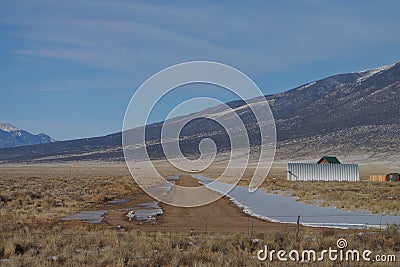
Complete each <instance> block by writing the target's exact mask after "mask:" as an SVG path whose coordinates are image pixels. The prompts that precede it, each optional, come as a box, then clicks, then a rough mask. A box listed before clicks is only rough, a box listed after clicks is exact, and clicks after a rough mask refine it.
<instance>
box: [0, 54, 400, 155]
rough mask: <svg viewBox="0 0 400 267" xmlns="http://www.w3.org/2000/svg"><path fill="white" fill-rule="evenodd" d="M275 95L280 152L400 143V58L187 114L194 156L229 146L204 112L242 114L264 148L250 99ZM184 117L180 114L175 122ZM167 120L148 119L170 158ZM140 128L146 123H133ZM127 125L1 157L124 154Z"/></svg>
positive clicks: (150, 146)
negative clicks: (205, 147)
mask: <svg viewBox="0 0 400 267" xmlns="http://www.w3.org/2000/svg"><path fill="white" fill-rule="evenodd" d="M263 101H268V103H269V105H270V107H271V110H272V112H273V115H274V118H275V123H276V128H277V141H278V142H277V158H278V159H294V158H296V159H304V158H318V157H319V156H321V155H326V154H329V155H338V156H342V157H366V158H370V159H376V160H382V159H385V160H391V159H394V158H395V155H396V154H398V148H399V147H400V127H399V126H400V62H397V63H395V64H392V65H388V66H383V67H380V68H376V69H371V70H365V71H361V72H353V73H345V74H338V75H333V76H330V77H327V78H324V79H321V80H318V81H313V82H310V83H307V84H304V85H301V86H298V87H296V88H293V89H291V90H288V91H286V92H283V93H279V94H272V95H266V96H264V97H261V98H256V99H251V100H248V101H247V104H246V102H244V101H242V100H238V101H232V102H229V103H227V105H228V106H229V107H230V109H227V108H226V106H223V105H220V106H215V107H212V108H208V109H205V110H203V111H201V112H197V113H193V114H190V115H187V116H184V117H183V118H185V117H186V118H187V117H189V118H190V117H193V118H197V119H194V120H193V121H191V122H190V123H189V124H187V125H186V126H185V127H184V128H183V129H182V132H181V135H180V147H181V149H182V151H183V153H184V154H185V155H187V156H190V155H195V156H196V155H198V153H199V151H198V144H199V142H200V141H201V140H202V139H203V138H205V137H209V138H211V139H213V140H214V141H215V143H216V145H217V149H218V151H220V152H224V151H228V150H229V148H230V144H229V138H228V137H227V133H226V131H225V130H224V129H223V128H222V127H221V126H220V125H219V124H218V123H215V122H214V121H212V120H210V119H208V118H204V117H202V116H205V115H210V114H211V115H212V116H219V117H221V118H224V116H230V114H232V112H235V113H236V114H238V116H239V117H240V118H241V120H242V121H243V123H244V124H245V126H246V129H247V132H248V135H249V139H250V144H251V146H252V148H253V150H255V151H257V149H258V148H259V145H260V133H259V131H258V127H257V122H256V120H255V117H254V114H253V113H252V111H251V109H250V107H249V105H250V106H251V107H252V108H254V109H257V108H258V107H262V105H258V104H260V103H262V102H263ZM180 119H182V117H180V118H174V119H171V120H170V121H168V123H171V124H174V123H175V122H177V121H179V120H180ZM164 123H165V122H159V123H153V124H150V125H147V126H146V144H147V150H148V152H149V154H150V156H151V158H163V157H164V153H163V150H162V147H161V143H160V136H161V127H162V126H163V124H164ZM129 131H132V133H133V135H134V133H135V132H137V133H139V131H140V128H136V129H132V130H129ZM121 139H122V134H121V133H115V134H111V135H107V136H103V137H96V138H86V139H79V140H72V141H63V142H55V143H48V144H41V145H34V146H29V147H16V148H7V149H0V162H24V161H28V162H48V161H74V160H106V161H115V160H123V153H122V148H121Z"/></svg>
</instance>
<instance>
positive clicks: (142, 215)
mask: <svg viewBox="0 0 400 267" xmlns="http://www.w3.org/2000/svg"><path fill="white" fill-rule="evenodd" d="M161 214H163V210H162V209H161V207H160V206H159V202H158V201H151V202H147V203H141V204H138V205H136V207H135V208H133V209H132V210H131V211H129V212H128V214H127V215H126V216H127V217H128V219H129V220H130V221H132V220H137V221H143V220H145V221H152V220H155V219H156V216H158V215H161Z"/></svg>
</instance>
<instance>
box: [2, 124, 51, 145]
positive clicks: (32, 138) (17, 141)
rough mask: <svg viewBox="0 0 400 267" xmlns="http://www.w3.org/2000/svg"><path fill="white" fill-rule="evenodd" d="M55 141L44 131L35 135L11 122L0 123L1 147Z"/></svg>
mask: <svg viewBox="0 0 400 267" xmlns="http://www.w3.org/2000/svg"><path fill="white" fill-rule="evenodd" d="M53 142H55V140H54V139H53V138H51V137H50V136H48V135H46V134H44V133H40V134H37V135H35V134H32V133H29V132H27V131H24V130H21V129H18V128H17V127H15V126H13V125H11V124H9V123H0V148H9V147H19V146H28V145H37V144H46V143H53Z"/></svg>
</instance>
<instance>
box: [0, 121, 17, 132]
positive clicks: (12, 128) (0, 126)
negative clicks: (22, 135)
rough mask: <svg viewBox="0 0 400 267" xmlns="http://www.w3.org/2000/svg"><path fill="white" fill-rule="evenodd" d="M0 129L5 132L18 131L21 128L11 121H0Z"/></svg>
mask: <svg viewBox="0 0 400 267" xmlns="http://www.w3.org/2000/svg"><path fill="white" fill-rule="evenodd" d="M0 130H2V131H5V132H11V131H18V130H19V129H18V128H17V127H15V126H13V125H11V124H9V123H0Z"/></svg>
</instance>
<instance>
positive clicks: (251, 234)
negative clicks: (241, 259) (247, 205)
mask: <svg viewBox="0 0 400 267" xmlns="http://www.w3.org/2000/svg"><path fill="white" fill-rule="evenodd" d="M253 229H254V219H252V220H251V233H250V244H251V242H252V240H253Z"/></svg>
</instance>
